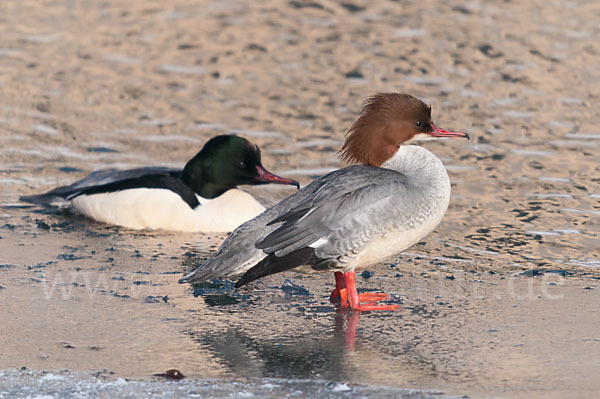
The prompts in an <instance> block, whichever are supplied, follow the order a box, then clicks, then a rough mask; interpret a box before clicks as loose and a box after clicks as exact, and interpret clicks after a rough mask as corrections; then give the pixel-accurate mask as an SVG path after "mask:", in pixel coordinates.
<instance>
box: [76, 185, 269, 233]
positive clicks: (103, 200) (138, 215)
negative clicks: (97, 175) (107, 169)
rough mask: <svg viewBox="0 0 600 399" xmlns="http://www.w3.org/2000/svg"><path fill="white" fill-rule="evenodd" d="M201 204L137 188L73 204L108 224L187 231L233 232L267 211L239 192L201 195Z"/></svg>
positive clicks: (83, 198)
mask: <svg viewBox="0 0 600 399" xmlns="http://www.w3.org/2000/svg"><path fill="white" fill-rule="evenodd" d="M198 201H200V206H198V207H196V209H192V208H190V206H189V205H188V204H186V203H185V202H184V201H183V200H182V199H181V197H180V196H179V195H177V194H176V193H174V192H172V191H170V190H165V189H152V188H136V189H129V190H123V191H117V192H113V193H103V194H93V195H81V196H78V197H76V198H74V199H73V201H72V204H73V207H74V208H75V209H76V210H77V211H78V212H80V213H81V214H83V215H85V216H88V217H90V218H92V219H95V220H98V221H101V222H105V223H110V224H115V225H119V226H124V227H129V228H131V229H150V230H155V229H163V230H173V231H185V232H196V231H199V232H230V231H233V230H234V229H235V228H236V227H237V226H239V225H240V224H242V223H244V222H246V221H247V220H249V219H252V218H253V217H255V216H257V215H259V214H260V213H261V212H263V211H264V209H265V208H264V207H263V206H262V205H261V204H260V203H259V202H258V201H256V199H254V198H253V197H252V196H251V195H250V194H248V193H246V192H243V191H241V190H237V189H233V190H229V191H227V192H225V193H224V194H222V195H221V196H219V197H217V198H214V199H205V198H202V197H199V196H198Z"/></svg>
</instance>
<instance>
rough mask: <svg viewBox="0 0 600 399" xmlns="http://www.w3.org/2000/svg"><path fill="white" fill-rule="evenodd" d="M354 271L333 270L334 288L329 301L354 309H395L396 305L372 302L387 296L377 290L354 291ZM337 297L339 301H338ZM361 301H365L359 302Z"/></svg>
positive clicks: (344, 307)
mask: <svg viewBox="0 0 600 399" xmlns="http://www.w3.org/2000/svg"><path fill="white" fill-rule="evenodd" d="M355 277H356V275H355V273H354V272H346V273H342V272H335V289H334V290H333V292H332V293H331V302H333V303H339V304H340V306H341V308H342V309H346V308H348V307H349V308H350V310H355V311H359V312H360V311H367V310H397V309H398V308H399V306H398V305H378V304H375V303H373V302H377V301H381V300H384V299H386V298H387V297H388V296H387V294H384V293H379V292H366V293H363V294H359V293H358V292H357V291H356V282H355ZM338 298H339V302H338ZM361 302H366V303H365V304H361Z"/></svg>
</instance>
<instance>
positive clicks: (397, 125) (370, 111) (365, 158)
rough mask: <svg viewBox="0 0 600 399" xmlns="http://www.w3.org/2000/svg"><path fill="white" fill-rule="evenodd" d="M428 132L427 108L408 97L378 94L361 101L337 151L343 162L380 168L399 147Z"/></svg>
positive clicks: (397, 94)
mask: <svg viewBox="0 0 600 399" xmlns="http://www.w3.org/2000/svg"><path fill="white" fill-rule="evenodd" d="M430 130H431V106H429V105H427V104H425V103H424V102H423V101H421V100H419V99H418V98H416V97H413V96H411V95H410V94H403V93H379V94H376V95H374V96H371V97H369V98H367V99H366V100H365V102H364V103H363V105H362V107H361V110H360V117H359V118H358V119H357V120H356V122H354V124H353V125H352V127H351V128H350V129H349V130H348V132H347V133H346V141H345V142H344V145H343V146H342V148H341V149H340V151H339V154H340V158H341V159H342V161H344V162H348V163H358V164H363V165H371V166H381V165H382V164H383V163H384V162H385V161H386V160H388V159H389V158H390V157H391V156H392V155H394V153H395V152H396V151H397V150H398V148H399V146H400V144H402V143H403V142H405V141H408V140H410V139H411V138H413V137H414V136H415V135H416V134H418V133H423V132H427V131H430Z"/></svg>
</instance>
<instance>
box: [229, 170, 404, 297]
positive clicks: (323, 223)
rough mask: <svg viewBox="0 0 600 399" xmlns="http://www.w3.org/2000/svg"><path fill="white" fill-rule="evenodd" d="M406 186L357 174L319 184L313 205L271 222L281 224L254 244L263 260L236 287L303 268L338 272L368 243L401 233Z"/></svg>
mask: <svg viewBox="0 0 600 399" xmlns="http://www.w3.org/2000/svg"><path fill="white" fill-rule="evenodd" d="M407 184H408V182H407V179H406V177H405V176H404V175H402V174H400V173H398V172H395V171H391V170H383V169H378V170H377V169H375V170H373V169H362V170H355V171H354V173H353V174H352V175H351V176H348V178H347V179H339V180H336V181H333V182H329V184H324V185H322V186H321V187H320V189H319V190H318V192H317V193H316V196H315V197H314V198H313V199H312V200H309V201H306V202H304V203H300V204H298V206H296V207H294V208H292V209H290V210H289V211H288V212H286V213H285V214H283V215H280V216H279V217H278V218H277V219H275V220H273V223H282V224H280V225H279V226H278V227H277V229H275V230H274V231H273V232H271V233H269V234H267V235H266V236H265V238H263V239H262V240H260V241H258V242H257V243H256V247H257V248H258V249H262V250H263V251H264V252H265V254H266V256H265V257H264V259H262V260H261V261H260V262H259V263H258V264H256V265H255V266H253V267H252V268H250V269H249V270H248V271H247V272H246V273H245V274H244V275H243V276H242V278H241V279H239V280H238V281H237V283H236V284H235V286H236V287H241V286H243V285H245V284H248V283H249V282H251V281H254V280H256V279H259V278H261V277H264V276H268V275H270V274H274V273H279V272H283V271H286V270H290V269H293V268H296V267H299V266H303V265H304V266H311V267H312V268H314V269H319V270H325V269H338V270H339V269H343V268H344V266H345V265H348V264H349V263H350V262H351V261H352V260H354V259H355V258H356V257H357V256H358V254H359V253H360V252H361V250H362V249H363V248H365V247H366V246H367V245H368V244H370V243H371V242H373V240H375V239H376V238H378V237H381V236H383V235H385V234H386V233H389V232H391V231H394V230H395V229H396V230H397V229H400V228H401V225H402V224H403V222H404V220H403V218H402V217H399V216H400V209H401V208H402V206H401V204H402V203H403V202H404V201H405V200H407V199H408V198H407V197H406V196H407V195H408V193H409V190H408V186H407ZM409 202H410V201H409Z"/></svg>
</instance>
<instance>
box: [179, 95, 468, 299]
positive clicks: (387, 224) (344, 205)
mask: <svg viewBox="0 0 600 399" xmlns="http://www.w3.org/2000/svg"><path fill="white" fill-rule="evenodd" d="M437 137H466V138H468V135H467V134H465V133H458V132H451V131H448V130H444V129H441V128H439V127H437V126H436V125H434V124H433V122H432V120H431V107H430V106H428V105H426V104H425V103H423V102H422V101H421V100H419V99H417V98H415V97H413V96H410V95H408V94H396V93H385V94H377V95H375V96H373V97H371V98H369V99H367V100H366V101H365V103H364V104H363V106H362V110H361V116H360V117H359V119H358V120H357V121H356V122H355V123H354V124H353V125H352V127H351V128H350V130H349V131H348V133H347V135H346V141H345V143H344V145H343V147H342V149H341V150H340V153H341V158H342V159H343V160H345V161H350V162H356V163H360V164H362V165H355V166H349V167H346V168H343V169H340V170H337V171H334V172H332V173H329V174H327V175H325V176H323V177H321V178H320V179H318V180H315V181H314V182H312V183H311V184H309V185H308V186H306V187H304V188H303V189H301V190H300V191H298V192H297V193H295V194H293V195H291V196H289V197H287V198H286V199H284V200H283V201H281V202H279V203H278V204H276V205H275V206H273V207H271V208H269V209H267V210H266V211H265V212H263V213H262V214H260V215H259V216H257V217H256V218H254V219H252V220H250V221H248V222H246V223H244V224H243V225H241V226H240V227H238V228H237V229H236V230H235V231H234V232H233V233H232V234H231V235H230V236H229V237H228V238H227V239H226V240H225V242H223V245H221V248H219V250H218V251H217V252H216V253H215V254H214V255H213V256H212V257H211V258H210V259H208V260H207V261H206V262H205V263H204V264H202V265H201V266H200V267H199V268H198V269H196V270H195V271H193V272H191V273H189V274H187V275H186V276H184V277H183V279H181V280H180V282H188V283H196V282H200V281H203V280H207V279H211V278H216V277H223V276H226V277H238V276H242V277H241V279H239V280H238V281H237V283H236V287H241V286H243V285H244V284H247V283H249V282H251V281H253V280H256V279H258V278H261V277H264V276H268V275H270V274H273V273H278V272H282V271H285V270H289V269H293V268H297V267H300V266H303V267H304V268H305V269H306V267H308V268H312V269H314V270H320V271H324V270H332V271H335V281H336V288H335V290H334V291H333V293H332V294H331V301H332V302H337V301H339V303H340V305H341V307H342V308H350V309H351V310H355V311H363V310H393V309H395V308H396V307H397V305H378V304H376V303H375V302H376V301H379V300H382V299H385V298H386V294H382V293H365V294H360V295H359V294H357V291H356V285H355V281H354V276H355V274H354V273H355V272H354V270H356V269H361V268H366V267H369V266H372V265H374V264H376V263H378V262H381V261H383V260H385V259H387V258H389V257H391V256H394V255H396V254H398V253H400V252H402V251H403V250H405V249H406V248H408V247H410V246H411V245H413V244H415V243H417V242H418V241H419V240H421V239H422V238H423V237H425V236H426V235H427V234H429V233H430V232H431V231H433V229H434V228H435V227H436V226H437V225H438V224H439V223H440V221H441V219H442V216H443V215H444V213H445V212H446V209H447V208H448V202H449V200H450V180H449V178H448V174H447V173H446V169H445V168H444V165H443V164H442V162H441V161H440V160H439V159H438V158H437V157H436V156H435V155H433V154H432V153H431V152H429V151H427V150H426V149H424V148H422V147H418V146H413V145H407V144H408V143H410V142H413V141H416V140H419V139H432V138H437ZM361 302H363V303H361Z"/></svg>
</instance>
